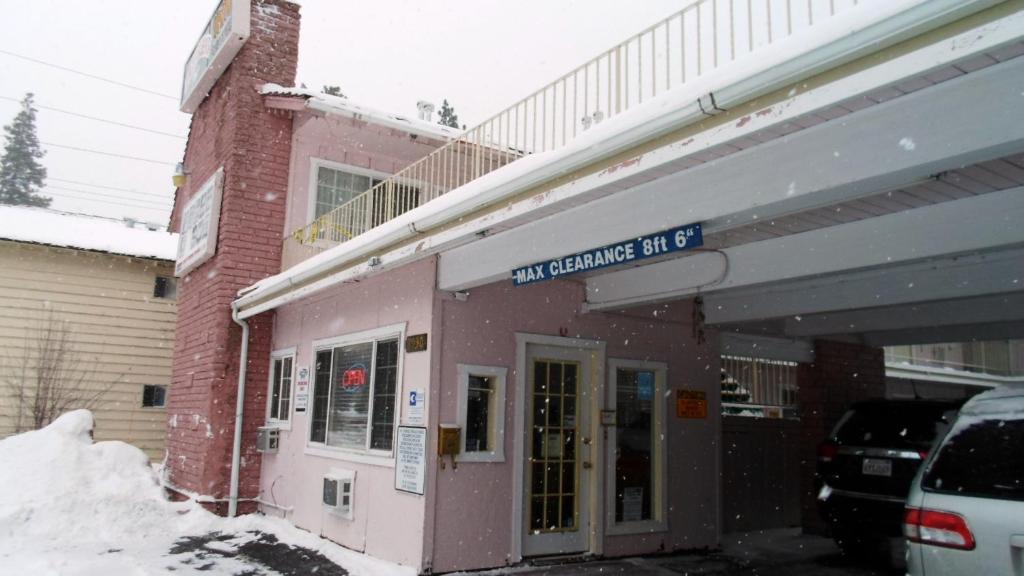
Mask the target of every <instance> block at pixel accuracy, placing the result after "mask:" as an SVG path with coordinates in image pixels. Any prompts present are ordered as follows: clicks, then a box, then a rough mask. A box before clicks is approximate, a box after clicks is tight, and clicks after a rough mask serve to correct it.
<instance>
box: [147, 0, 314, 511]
mask: <svg viewBox="0 0 1024 576" xmlns="http://www.w3.org/2000/svg"><path fill="white" fill-rule="evenodd" d="M250 10H251V23H250V30H251V32H250V36H249V39H248V40H247V41H246V42H245V44H244V45H243V46H242V48H241V50H240V51H239V52H238V54H237V55H236V56H235V58H234V60H233V61H232V62H231V64H230V65H229V66H228V67H227V69H226V70H225V71H224V73H223V74H222V75H221V76H220V78H219V79H218V80H217V82H216V84H214V86H213V88H212V89H211V90H210V94H209V96H207V97H206V99H205V100H203V102H202V103H201V104H200V105H199V107H198V109H197V110H196V111H195V113H194V114H193V115H192V125H191V128H190V131H189V138H188V145H187V147H186V149H185V170H186V172H187V174H188V180H187V181H186V184H185V186H183V187H182V188H180V189H179V190H178V193H177V197H176V199H175V205H174V212H173V214H172V216H171V227H172V229H173V230H175V231H178V230H179V228H180V226H181V213H182V209H183V207H184V205H185V204H186V203H187V202H188V200H189V199H190V198H191V197H192V195H193V194H194V193H195V192H197V191H198V190H199V188H200V187H201V186H202V184H203V183H204V182H205V181H206V180H207V179H208V178H210V177H211V176H212V175H213V174H214V173H215V172H216V171H217V169H218V168H220V167H223V168H224V185H223V200H222V202H221V210H220V225H219V228H218V233H217V251H216V253H215V254H214V255H213V257H211V258H210V259H209V260H207V261H206V262H205V263H203V264H201V265H200V266H198V267H197V268H195V269H194V270H192V271H191V272H189V273H188V274H187V275H186V276H185V277H184V278H181V279H180V280H179V283H178V319H177V325H176V328H175V341H174V360H173V365H172V370H171V373H172V378H171V388H170V391H169V393H168V399H167V417H168V420H167V471H168V480H169V482H170V484H171V486H172V487H173V488H176V489H178V490H180V492H181V493H183V494H192V495H201V496H209V497H212V498H213V499H214V500H216V502H215V503H214V504H212V505H211V506H210V507H211V508H212V509H214V510H215V511H217V512H219V513H224V512H225V511H226V510H227V504H226V499H227V497H228V495H229V479H230V473H231V452H232V440H233V434H234V425H235V403H236V394H237V382H238V369H239V354H240V352H239V351H240V345H241V328H240V327H239V326H238V325H237V324H235V323H234V322H233V321H232V319H231V302H232V300H233V299H234V297H235V294H236V293H237V291H238V290H239V289H241V288H244V287H246V286H249V285H251V284H252V283H254V282H256V281H258V280H261V279H263V278H266V277H267V276H271V275H273V274H277V273H278V272H280V269H281V242H282V231H283V227H284V213H285V199H286V195H287V187H288V163H289V158H290V156H291V135H292V120H291V118H290V117H288V116H286V115H282V114H281V113H280V112H276V113H274V112H271V111H270V110H268V109H266V108H264V106H263V99H262V96H260V94H259V93H258V91H257V90H258V88H259V87H260V86H261V85H263V84H264V83H267V82H274V83H277V84H281V85H283V86H292V85H293V84H294V82H295V69H296V66H297V64H298V43H299V7H298V6H297V5H295V4H292V3H291V2H288V1H286V0H252V5H251V8H250ZM249 325H250V327H251V337H250V341H249V361H248V369H247V378H246V394H245V410H244V417H243V424H244V430H243V434H242V465H241V477H240V484H239V486H240V488H239V498H240V500H242V504H240V507H239V509H240V510H241V511H251V510H252V509H253V508H254V506H252V505H250V506H245V502H244V499H250V498H255V497H257V495H258V491H259V474H260V455H259V453H257V452H256V450H255V436H256V428H257V427H258V426H259V425H260V424H261V423H262V422H263V419H264V416H265V415H264V411H265V407H266V390H267V371H268V369H269V364H270V345H271V331H272V328H273V312H269V313H265V314H261V315H259V316H256V317H254V318H251V319H250V321H249Z"/></svg>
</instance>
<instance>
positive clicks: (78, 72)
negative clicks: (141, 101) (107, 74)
mask: <svg viewBox="0 0 1024 576" xmlns="http://www.w3.org/2000/svg"><path fill="white" fill-rule="evenodd" d="M0 54H6V55H8V56H12V57H14V58H20V59H22V60H27V61H29V62H34V63H36V64H40V65H42V66H49V67H50V68H56V69H58V70H63V71H65V72H71V73H72V74H78V75H80V76H85V77H86V78H92V79H93V80H99V81H101V82H107V83H109V84H114V85H116V86H120V87H122V88H128V89H131V90H136V91H138V92H145V93H146V94H151V95H153V96H160V97H161V98H169V99H171V100H175V101H177V100H178V97H177V96H172V95H171V94H164V93H163V92H157V91H155V90H148V89H146V88H141V87H139V86H134V85H132V84H127V83H125V82H118V81H117V80H111V79H110V78H104V77H103V76H97V75H95V74H89V73H88V72H82V71H81V70H76V69H74V68H68V67H67V66H61V65H59V64H53V63H51V62H44V61H42V60H38V59H36V58H31V57H29V56H25V55H22V54H15V53H14V52H10V51H8V50H0Z"/></svg>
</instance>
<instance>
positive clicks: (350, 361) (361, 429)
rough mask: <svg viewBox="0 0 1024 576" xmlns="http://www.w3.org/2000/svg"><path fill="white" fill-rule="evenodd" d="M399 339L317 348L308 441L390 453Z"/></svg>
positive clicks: (375, 338) (356, 342) (370, 339)
mask: <svg viewBox="0 0 1024 576" xmlns="http://www.w3.org/2000/svg"><path fill="white" fill-rule="evenodd" d="M400 336H401V335H400V334H395V333H392V334H389V335H387V336H381V337H367V338H365V339H361V340H347V341H343V342H339V343H331V344H329V345H328V344H325V345H322V346H318V347H316V356H315V362H316V368H315V373H314V384H313V412H312V419H311V423H310V435H309V440H310V443H313V444H322V445H326V446H329V447H335V448H345V449H349V450H360V451H365V450H369V451H388V452H390V451H391V447H392V444H393V442H394V434H395V400H396V399H395V391H396V389H397V387H398V363H399V342H400V341H401V337H400Z"/></svg>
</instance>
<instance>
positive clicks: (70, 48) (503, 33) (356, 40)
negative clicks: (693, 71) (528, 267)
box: [0, 0, 688, 224]
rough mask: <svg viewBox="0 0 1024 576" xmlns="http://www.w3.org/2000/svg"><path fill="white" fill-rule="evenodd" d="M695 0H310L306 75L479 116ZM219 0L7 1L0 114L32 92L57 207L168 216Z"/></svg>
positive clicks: (10, 114) (374, 101) (385, 101)
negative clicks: (205, 33) (185, 69)
mask: <svg viewBox="0 0 1024 576" xmlns="http://www.w3.org/2000/svg"><path fill="white" fill-rule="evenodd" d="M687 3H688V2H687V0H644V1H643V2H626V1H624V0H516V1H515V2H510V1H507V0H434V1H432V2H425V1H423V0H374V1H372V2H369V1H366V0H360V1H355V0H344V1H343V0H304V1H300V2H299V4H301V6H302V30H301V37H300V45H299V70H298V78H297V83H305V84H307V85H308V86H309V87H311V88H313V87H315V88H319V87H321V86H323V85H324V84H335V85H339V86H341V87H342V90H343V92H344V93H345V94H346V95H348V96H349V98H351V99H353V100H356V101H359V102H361V103H365V104H367V105H371V106H373V107H376V108H379V109H383V110H390V111H394V112H403V113H406V114H415V112H416V106H415V104H416V101H417V100H424V99H425V100H429V101H433V102H436V103H437V104H440V102H441V100H442V99H443V98H447V99H448V100H449V102H451V103H452V104H453V105H454V106H455V109H456V112H457V113H458V115H459V121H460V122H461V123H464V124H467V125H469V126H472V125H473V124H474V123H476V122H478V121H480V120H482V119H484V118H486V117H487V116H489V115H490V114H493V113H495V112H498V111H499V110H501V109H502V108H504V107H506V106H508V105H510V104H511V103H513V102H514V101H515V100H516V99H517V98H520V97H522V96H525V95H526V94H529V93H531V92H533V91H535V90H536V89H538V88H540V87H541V86H542V85H543V84H545V83H547V82H549V81H551V80H553V79H555V78H557V77H558V76H561V75H562V74H564V73H565V72H567V71H568V70H570V69H571V68H573V67H575V66H576V65H578V64H581V63H582V62H584V61H586V60H587V59H589V58H590V57H592V56H594V55H596V54H597V53H599V52H601V51H603V50H606V49H608V48H610V47H611V46H612V45H614V44H616V43H617V42H619V41H621V40H623V39H625V38H626V37H628V36H630V35H632V34H634V33H636V32H639V31H640V30H641V29H643V28H644V27H646V26H647V25H649V24H652V23H654V22H656V21H657V20H659V19H661V18H662V17H665V16H667V15H669V14H671V13H673V12H675V11H677V10H680V9H681V8H682V7H683V6H684V5H686V4H687ZM215 4H216V1H215V0H176V1H174V2H157V1H155V0H104V1H93V2H81V1H71V0H31V1H26V0H0V14H3V19H2V20H0V124H3V125H6V124H8V123H9V122H10V121H11V120H12V119H13V118H14V115H15V114H16V113H17V112H18V109H19V108H18V103H17V102H15V101H14V100H20V99H21V97H22V96H23V95H24V94H25V92H34V93H35V95H36V104H37V105H38V107H39V120H38V127H39V137H40V140H41V141H43V142H44V143H45V144H44V148H45V149H46V150H47V155H46V158H45V159H44V163H45V165H46V167H47V170H48V171H49V178H48V181H47V189H46V194H47V195H50V196H52V197H53V198H54V202H53V204H52V207H54V208H58V209H62V210H69V211H75V212H83V213H90V214H99V215H104V216H113V217H119V218H120V217H124V216H133V217H136V218H140V219H143V220H149V221H155V222H159V223H161V224H164V223H166V220H167V217H168V214H169V209H170V205H171V197H172V195H173V192H174V190H173V188H172V186H171V178H170V177H171V173H172V172H173V169H174V164H175V163H176V162H178V161H179V160H180V159H181V156H182V153H183V150H184V144H185V136H186V134H187V131H188V124H189V119H190V115H188V114H183V113H181V112H179V111H178V99H177V97H176V95H177V94H178V93H179V91H180V81H181V71H182V66H183V65H184V61H185V59H186V58H187V57H188V54H189V52H190V51H191V49H192V45H193V44H194V43H195V41H196V38H197V37H198V35H199V32H200V30H201V29H202V27H203V26H204V25H205V23H206V21H207V19H208V18H209V16H210V14H211V13H212V11H213V8H214V6H215ZM12 54H13V55H12ZM15 55H17V56H15ZM25 58H31V59H35V60H39V61H43V62H46V63H50V64H55V65H58V66H61V67H64V68H70V69H74V70H77V71H80V72H84V73H86V74H91V75H94V76H100V77H104V78H108V79H110V80H115V81H117V82H121V83H124V84H130V85H133V86H136V87H138V88H142V89H144V90H148V91H151V92H156V93H158V94H163V95H166V96H161V95H157V94H152V93H149V92H143V91H138V90H132V89H129V88H125V87H122V86H117V85H113V84H110V83H106V82H102V81H99V80H95V79H92V78H88V77H85V76H82V75H79V74H74V73H71V72H68V71H65V70H60V69H56V68H53V67H49V66H46V65H43V64H40V63H38V62H31V61H29V60H26V59H25ZM52 109H59V110H62V111H64V112H58V111H56V110H52ZM66 112H72V113H75V114H79V115H87V116H92V117H96V118H102V119H104V120H110V121H113V122H119V123H122V124H130V125H134V126H138V127H142V128H146V129H149V130H154V131H156V132H162V133H167V134H170V135H165V134H159V133H154V132H145V131H140V130H136V129H131V128H126V127H122V126H118V125H114V124H110V123H103V122H98V121H95V120H91V119H86V118H81V117H79V116H74V115H71V114H67V113H66ZM175 135H176V136H177V137H175ZM58 145H60V146H58ZM67 146H71V147H75V148H79V149H84V150H95V151H99V152H106V153H112V154H119V155H123V156H132V157H134V159H129V158H120V157H114V156H106V155H100V154H95V153H91V152H85V151H82V150H72V149H69V148H66V147H67Z"/></svg>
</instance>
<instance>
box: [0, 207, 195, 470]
mask: <svg viewBox="0 0 1024 576" xmlns="http://www.w3.org/2000/svg"><path fill="white" fill-rule="evenodd" d="M176 245H177V236H176V235H173V234H169V233H167V232H163V231H155V230H150V229H147V228H146V227H145V226H140V225H138V224H134V225H129V224H128V223H125V222H121V221H117V220H112V219H106V218H97V217H92V216H81V215H71V214H64V213H59V212H54V211H50V210H43V209H37V208H22V207H10V206H0V437H4V436H8V435H10V434H12V433H14V432H16V431H17V430H19V429H21V430H25V429H29V428H32V427H33V424H34V421H35V420H36V418H35V417H34V415H33V412H34V410H33V407H34V406H35V405H37V402H35V399H36V398H37V397H38V395H37V390H38V389H39V384H38V382H40V381H42V382H44V383H45V382H55V384H54V385H55V386H56V387H59V388H61V389H62V391H61V392H59V393H58V394H56V395H51V398H52V397H54V396H57V397H63V398H65V399H70V405H69V406H68V408H74V407H80V405H81V404H82V403H83V402H87V401H89V399H93V398H94V399H95V400H93V404H92V410H93V412H94V413H95V415H96V439H97V440H123V441H126V442H130V443H132V444H134V445H136V446H138V447H139V448H142V449H143V450H145V451H146V453H147V454H148V455H149V456H150V458H152V459H154V460H159V459H161V458H163V452H164V434H165V428H166V415H165V411H164V407H163V406H164V398H165V396H166V391H167V387H168V385H169V384H170V381H171V378H170V376H171V355H172V351H173V348H174V322H175V316H176V308H177V306H176V302H175V291H176V290H175V288H176V286H175V280H174V262H173V259H174V254H175V249H176ZM47 374H52V375H53V376H52V377H50V378H47V377H46V375H47ZM43 386H44V388H45V386H46V385H45V384H44V385H43ZM36 411H38V410H36Z"/></svg>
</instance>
